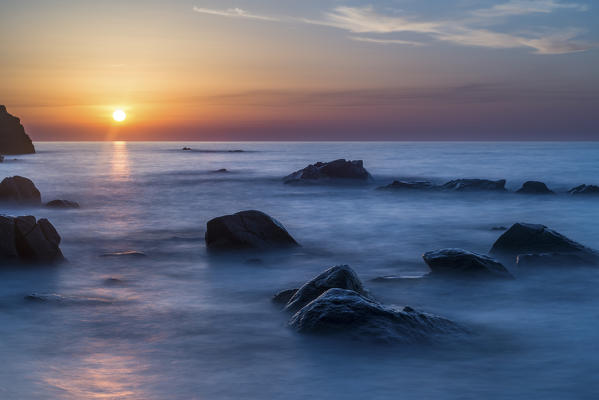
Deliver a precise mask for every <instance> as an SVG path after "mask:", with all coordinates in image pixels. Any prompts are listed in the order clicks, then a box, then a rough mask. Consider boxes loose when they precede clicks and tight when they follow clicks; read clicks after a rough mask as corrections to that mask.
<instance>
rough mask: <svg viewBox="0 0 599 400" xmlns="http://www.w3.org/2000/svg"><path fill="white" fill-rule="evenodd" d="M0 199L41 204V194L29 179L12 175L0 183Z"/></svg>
mask: <svg viewBox="0 0 599 400" xmlns="http://www.w3.org/2000/svg"><path fill="white" fill-rule="evenodd" d="M0 201H9V202H14V203H22V204H35V205H37V204H41V202H42V196H41V194H40V191H39V190H38V189H37V188H36V187H35V184H34V183H33V182H32V181H31V180H30V179H27V178H24V177H22V176H13V177H10V178H4V179H3V180H2V182H1V183H0Z"/></svg>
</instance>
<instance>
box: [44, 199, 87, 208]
mask: <svg viewBox="0 0 599 400" xmlns="http://www.w3.org/2000/svg"><path fill="white" fill-rule="evenodd" d="M46 207H50V208H79V203H77V202H75V201H70V200H52V201H49V202H47V203H46Z"/></svg>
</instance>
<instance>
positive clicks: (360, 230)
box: [0, 142, 599, 400]
mask: <svg viewBox="0 0 599 400" xmlns="http://www.w3.org/2000/svg"><path fill="white" fill-rule="evenodd" d="M35 145H36V149H37V154H33V155H22V156H7V157H6V159H5V161H4V163H2V164H0V171H2V176H0V178H2V177H3V176H6V177H8V176H14V175H21V176H25V177H28V178H30V179H31V180H33V182H34V183H35V184H36V186H37V187H38V188H39V190H40V191H41V193H42V199H43V201H44V202H46V201H49V200H53V199H67V200H72V201H76V202H78V203H79V204H80V205H81V207H80V208H79V209H68V210H59V209H49V208H45V207H17V206H10V205H2V206H1V209H0V212H1V213H3V214H7V215H15V216H16V215H35V216H36V217H38V218H41V217H44V218H48V219H49V220H50V221H51V222H52V224H53V225H54V226H55V227H56V229H57V230H58V232H59V233H60V235H61V237H62V242H61V248H62V251H63V253H64V255H65V257H66V258H67V259H68V262H66V263H63V264H60V265H56V266H37V267H34V266H3V267H2V268H0V282H1V284H0V360H1V361H2V364H3V365H2V366H1V367H0V399H3V400H12V399H15V400H29V399H36V400H37V399H78V400H79V399H125V400H133V399H136V400H137V399H139V400H154V399H155V400H179V399H180V400H192V399H198V400H200V399H201V400H204V399H206V400H211V399H215V400H218V399H265V400H266V399H286V400H294V399H406V400H411V399H448V400H458V399H460V400H463V399H486V400H493V399H527V400H528V399H532V398H537V399H556V400H557V399H560V400H563V399H589V400H591V399H598V398H599V268H592V267H576V266H572V265H563V266H560V267H557V268H556V267H553V268H550V267H544V266H538V267H534V268H532V267H530V268H523V267H520V268H518V267H516V266H513V265H511V266H509V268H510V269H511V270H512V272H513V273H514V275H515V276H516V279H515V280H453V279H449V278H448V279H441V280H439V279H436V280H431V279H426V278H422V276H423V275H426V274H427V273H428V271H429V270H428V267H427V266H426V264H425V263H424V262H423V260H422V254H423V253H424V252H426V251H430V250H437V249H441V248H447V247H457V248H462V249H466V250H469V251H474V252H479V253H487V252H488V251H489V249H490V248H491V246H492V244H493V243H494V241H495V240H496V239H497V238H498V237H499V236H500V235H501V234H502V233H503V232H502V230H501V229H503V228H502V227H509V226H511V225H512V224H514V223H516V222H528V223H537V224H544V225H546V226H548V227H550V228H552V229H554V230H556V231H558V232H560V233H562V234H564V235H566V236H567V237H569V238H571V239H573V240H575V241H577V242H580V243H582V244H584V245H586V246H589V247H593V248H599V223H598V219H599V197H593V196H572V195H569V194H568V193H567V191H568V190H569V189H571V188H573V187H575V186H577V185H580V184H599V143H596V142H595V143H591V142H560V143H557V142H251V143H249V142H248V143H241V142H235V143H233V142H223V143H216V142H210V143H206V142H185V143H181V142H69V143H66V142H37V143H35ZM185 146H187V147H190V148H191V149H192V150H190V151H183V150H182V148H183V147H185ZM237 150H241V151H237ZM339 158H346V159H351V160H364V166H365V168H366V169H367V170H368V171H369V172H370V173H371V174H372V176H373V181H372V182H371V183H369V184H365V185H287V184H284V183H283V181H282V178H283V177H284V176H286V175H288V174H290V173H291V172H293V171H296V170H298V169H301V168H303V167H305V166H307V165H308V164H311V163H314V162H317V161H331V160H335V159H339ZM222 168H225V169H226V170H227V171H228V172H215V171H217V170H219V169H222ZM458 178H484V179H506V180H507V185H506V187H507V188H508V189H509V192H507V193H496V192H471V193H470V192H469V193H465V192H434V191H433V192H431V191H418V190H412V191H381V190H376V188H377V187H379V186H382V185H387V184H389V183H391V182H392V181H393V180H396V179H403V180H427V181H431V182H433V183H443V182H446V181H449V180H452V179H458ZM527 180H538V181H543V182H545V183H546V184H547V185H548V187H549V188H551V189H552V190H554V191H555V192H556V194H555V195H552V196H540V195H521V194H515V193H513V192H514V191H515V190H516V189H518V188H519V187H520V186H521V185H522V183H523V182H524V181H527ZM252 209H254V210H260V211H263V212H265V213H267V214H269V215H271V216H273V217H274V218H276V219H277V220H278V221H279V222H281V223H282V224H283V225H284V226H285V227H286V229H287V230H288V231H289V233H290V234H291V235H292V236H293V237H294V238H295V239H296V240H297V241H298V242H299V243H300V244H301V247H298V248H296V249H292V250H288V251H277V252H269V253H258V254H253V253H252V254H250V253H245V252H242V253H240V252H230V253H229V252H227V253H224V254H214V253H211V252H208V251H207V249H206V245H205V242H204V234H205V231H206V222H207V221H208V220H210V219H212V218H214V217H217V216H221V215H225V214H231V213H235V212H238V211H242V210H252ZM128 250H134V251H138V252H142V253H144V254H145V256H121V257H102V255H103V254H105V253H112V252H119V251H128ZM340 264H347V265H349V266H351V267H352V268H353V269H354V270H355V271H356V273H357V274H358V276H359V277H360V279H361V280H362V282H363V284H364V286H365V287H366V288H367V289H368V290H369V291H370V293H371V294H372V296H374V297H375V298H376V299H377V300H379V301H380V302H382V303H384V304H388V305H391V306H397V307H402V306H406V305H407V306H410V307H412V308H415V309H417V310H421V311H426V312H429V313H433V314H436V315H440V316H443V317H446V318H449V319H451V320H452V321H454V322H456V323H457V324H459V325H461V326H463V327H466V328H467V329H468V331H469V334H468V335H466V336H465V337H460V338H459V339H457V338H456V340H455V341H454V340H452V338H447V340H444V341H442V342H434V343H414V344H400V343H378V342H370V341H361V340H349V339H342V338H340V337H336V336H335V335H333V336H314V335H305V334H300V333H297V332H295V331H293V330H292V329H290V328H289V327H288V325H287V322H288V320H289V318H290V315H288V314H287V313H285V312H284V311H282V310H281V309H280V307H278V306H277V305H276V304H273V302H272V301H271V299H272V296H273V295H274V294H275V293H277V292H278V291H280V290H283V289H288V288H297V287H299V286H301V285H302V284H303V283H304V282H306V281H307V280H309V279H311V278H312V277H314V276H315V275H317V274H318V273H320V272H322V271H323V270H325V269H326V268H328V267H330V266H333V265H340Z"/></svg>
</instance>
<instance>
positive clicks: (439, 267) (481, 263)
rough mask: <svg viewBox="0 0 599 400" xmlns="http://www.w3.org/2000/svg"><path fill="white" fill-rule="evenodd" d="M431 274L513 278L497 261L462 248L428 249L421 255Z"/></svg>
mask: <svg viewBox="0 0 599 400" xmlns="http://www.w3.org/2000/svg"><path fill="white" fill-rule="evenodd" d="M422 258H423V259H424V261H425V262H426V263H427V264H428V266H429V267H430V269H431V274H432V275H437V274H439V275H450V274H451V275H459V276H465V277H479V276H480V277H499V278H513V275H512V274H511V273H510V272H509V271H508V270H507V269H506V268H505V267H504V266H503V264H501V263H500V262H499V261H497V260H495V259H493V258H491V257H488V256H485V255H482V254H477V253H473V252H470V251H466V250H462V249H442V250H435V251H429V252H427V253H424V255H423V256H422Z"/></svg>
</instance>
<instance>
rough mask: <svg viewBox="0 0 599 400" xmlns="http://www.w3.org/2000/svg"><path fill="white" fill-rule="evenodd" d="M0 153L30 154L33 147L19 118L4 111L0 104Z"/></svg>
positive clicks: (33, 151) (32, 151) (33, 149)
mask: <svg viewBox="0 0 599 400" xmlns="http://www.w3.org/2000/svg"><path fill="white" fill-rule="evenodd" d="M0 153H1V154H30V153H35V148H34V147H33V143H32V142H31V139H30V138H29V136H28V135H27V134H26V133H25V128H23V125H21V120H20V119H19V118H17V117H15V116H13V115H11V114H9V113H8V111H6V107H5V106H2V105H0Z"/></svg>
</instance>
